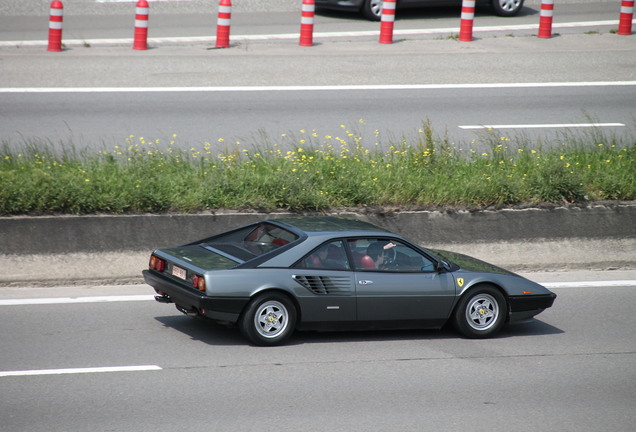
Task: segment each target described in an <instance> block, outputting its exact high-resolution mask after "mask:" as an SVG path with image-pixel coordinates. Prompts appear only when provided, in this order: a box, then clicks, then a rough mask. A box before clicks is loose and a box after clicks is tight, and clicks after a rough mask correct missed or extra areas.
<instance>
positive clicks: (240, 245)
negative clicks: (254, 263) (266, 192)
mask: <svg viewBox="0 0 636 432" xmlns="http://www.w3.org/2000/svg"><path fill="white" fill-rule="evenodd" d="M296 239H298V236H297V235H296V234H294V233H292V232H291V231H288V230H286V229H284V228H281V227H279V226H277V225H273V224H271V223H267V222H263V223H260V224H258V225H251V226H249V227H247V228H243V229H240V230H237V231H232V232H230V233H227V234H223V235H220V236H218V237H215V238H214V239H211V241H209V242H207V243H206V245H208V246H211V247H213V248H215V249H218V250H220V251H222V252H225V253H227V254H228V255H231V256H234V257H236V258H239V259H240V260H242V261H248V260H250V259H252V258H254V257H257V256H259V255H262V254H264V253H267V252H270V251H272V250H274V249H277V248H279V247H281V246H285V245H286V244H288V243H291V242H293V241H294V240H296Z"/></svg>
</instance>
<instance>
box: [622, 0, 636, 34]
mask: <svg viewBox="0 0 636 432" xmlns="http://www.w3.org/2000/svg"><path fill="white" fill-rule="evenodd" d="M633 18H634V0H623V1H622V3H621V15H620V19H619V21H618V34H619V35H630V34H632V19H633Z"/></svg>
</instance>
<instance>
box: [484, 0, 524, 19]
mask: <svg viewBox="0 0 636 432" xmlns="http://www.w3.org/2000/svg"><path fill="white" fill-rule="evenodd" d="M490 4H491V5H492V8H493V10H494V12H495V15H499V16H503V17H509V16H513V15H517V14H518V13H519V11H520V10H521V8H522V7H523V0H492V2H491V3H490Z"/></svg>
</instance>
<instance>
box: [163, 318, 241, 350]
mask: <svg viewBox="0 0 636 432" xmlns="http://www.w3.org/2000/svg"><path fill="white" fill-rule="evenodd" d="M155 319H156V320H157V321H159V322H160V323H161V324H163V325H164V327H168V328H171V329H174V330H177V331H179V332H181V333H183V334H185V335H187V336H189V337H190V339H192V340H195V341H200V342H203V343H206V344H208V345H220V346H225V345H245V344H246V341H245V339H244V338H243V336H242V335H241V332H240V331H239V330H238V328H236V327H226V326H223V325H220V324H217V323H216V322H214V321H211V320H207V319H204V318H192V317H188V316H185V315H170V316H160V317H155Z"/></svg>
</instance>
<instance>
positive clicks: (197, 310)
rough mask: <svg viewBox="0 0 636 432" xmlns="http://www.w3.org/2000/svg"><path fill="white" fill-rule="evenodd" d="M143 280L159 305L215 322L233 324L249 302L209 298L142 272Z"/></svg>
mask: <svg viewBox="0 0 636 432" xmlns="http://www.w3.org/2000/svg"><path fill="white" fill-rule="evenodd" d="M142 273H143V276H144V280H145V281H146V283H147V284H148V285H150V286H151V287H153V288H154V289H155V291H156V292H157V294H159V295H160V298H158V299H157V301H159V302H161V303H174V304H175V305H176V306H177V309H179V310H180V311H182V312H184V313H188V314H190V313H192V314H198V315H203V316H206V317H208V318H211V319H213V320H217V321H227V322H231V323H235V322H237V321H238V319H239V316H240V315H241V312H242V311H243V308H244V307H245V305H246V304H247V303H248V302H249V301H250V299H249V298H246V297H211V296H208V295H205V294H204V293H202V292H199V291H196V290H194V289H190V288H187V287H185V286H182V285H181V284H179V283H177V282H175V281H173V280H171V279H168V278H166V277H165V276H162V275H161V274H159V273H157V272H154V271H150V270H144V271H143V272H142Z"/></svg>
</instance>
